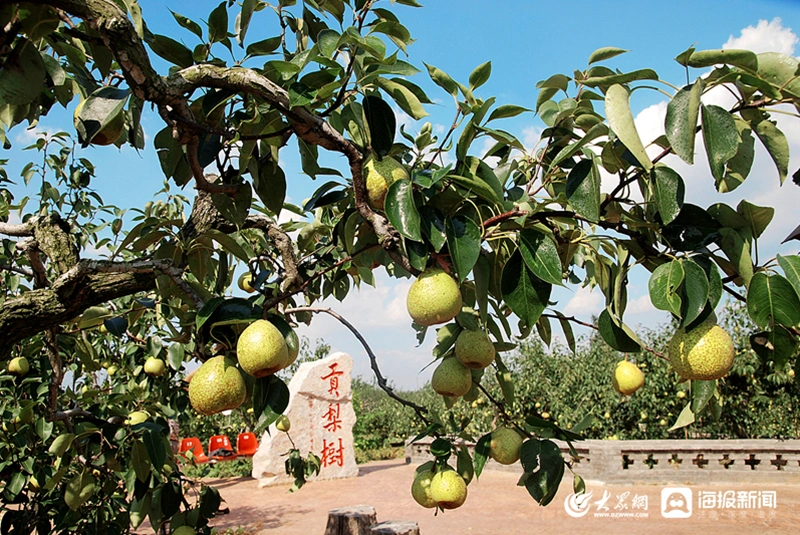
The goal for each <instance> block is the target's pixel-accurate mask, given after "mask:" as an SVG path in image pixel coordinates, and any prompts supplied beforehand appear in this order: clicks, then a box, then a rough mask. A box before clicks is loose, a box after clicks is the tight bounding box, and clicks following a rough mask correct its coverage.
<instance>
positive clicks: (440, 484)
mask: <svg viewBox="0 0 800 535" xmlns="http://www.w3.org/2000/svg"><path fill="white" fill-rule="evenodd" d="M430 492H431V499H432V500H433V501H435V502H436V505H438V506H439V507H441V508H442V509H456V508H458V507H461V506H462V505H464V502H465V501H466V499H467V484H466V482H465V481H464V478H463V477H461V476H460V475H459V473H458V472H456V471H455V470H452V469H450V470H444V471H441V472H436V474H435V475H434V476H433V478H432V479H431V485H430Z"/></svg>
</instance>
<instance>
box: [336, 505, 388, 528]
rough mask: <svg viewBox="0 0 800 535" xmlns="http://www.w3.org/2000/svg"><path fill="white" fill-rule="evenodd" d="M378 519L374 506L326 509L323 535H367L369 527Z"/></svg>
mask: <svg viewBox="0 0 800 535" xmlns="http://www.w3.org/2000/svg"><path fill="white" fill-rule="evenodd" d="M377 521H378V515H377V514H376V513H375V508H374V507H370V506H369V505H355V506H353V507H343V508H341V509H333V510H331V511H328V527H326V528H325V535H369V533H370V527H371V526H373V525H374V524H375V523H376V522H377Z"/></svg>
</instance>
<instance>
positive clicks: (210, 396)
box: [189, 355, 247, 416]
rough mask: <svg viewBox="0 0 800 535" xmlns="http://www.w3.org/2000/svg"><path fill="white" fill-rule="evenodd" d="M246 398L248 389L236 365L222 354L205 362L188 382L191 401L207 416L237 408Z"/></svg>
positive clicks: (195, 407) (193, 405) (198, 410)
mask: <svg viewBox="0 0 800 535" xmlns="http://www.w3.org/2000/svg"><path fill="white" fill-rule="evenodd" d="M246 395H247V387H246V386H245V384H244V378H242V374H241V372H240V371H239V370H238V369H237V368H236V363H235V362H234V361H233V360H231V359H226V358H225V357H224V356H222V355H219V356H216V357H212V358H210V359H208V360H207V361H206V362H204V363H203V365H202V366H200V368H198V369H197V371H196V372H194V375H193V376H192V380H191V382H190V383H189V402H190V403H191V404H192V407H194V410H196V411H197V412H199V413H200V414H204V415H206V416H210V415H212V414H216V413H218V412H221V411H225V410H229V409H235V408H237V407H238V406H239V405H241V404H242V403H244V399H245V396H246Z"/></svg>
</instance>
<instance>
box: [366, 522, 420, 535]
mask: <svg viewBox="0 0 800 535" xmlns="http://www.w3.org/2000/svg"><path fill="white" fill-rule="evenodd" d="M369 533H370V535H419V525H418V524H417V523H416V522H397V521H389V522H381V523H380V524H375V525H374V526H372V527H371V528H370V531H369Z"/></svg>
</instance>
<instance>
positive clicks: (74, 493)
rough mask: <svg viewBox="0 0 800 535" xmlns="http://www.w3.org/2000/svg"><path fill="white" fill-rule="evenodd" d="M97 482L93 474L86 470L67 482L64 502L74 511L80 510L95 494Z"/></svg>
mask: <svg viewBox="0 0 800 535" xmlns="http://www.w3.org/2000/svg"><path fill="white" fill-rule="evenodd" d="M94 486H95V480H94V476H92V473H91V472H90V471H89V470H88V469H87V468H84V469H83V471H82V472H81V473H80V474H76V475H75V476H74V477H73V478H72V479H70V480H69V481H68V482H67V487H66V488H65V489H64V501H65V502H67V506H69V508H70V509H72V510H73V511H77V510H78V509H80V507H81V505H83V504H84V503H86V501H87V500H88V499H89V498H91V497H92V494H94Z"/></svg>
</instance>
